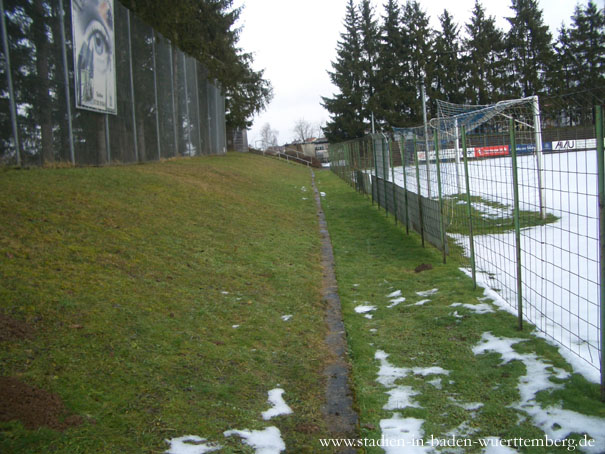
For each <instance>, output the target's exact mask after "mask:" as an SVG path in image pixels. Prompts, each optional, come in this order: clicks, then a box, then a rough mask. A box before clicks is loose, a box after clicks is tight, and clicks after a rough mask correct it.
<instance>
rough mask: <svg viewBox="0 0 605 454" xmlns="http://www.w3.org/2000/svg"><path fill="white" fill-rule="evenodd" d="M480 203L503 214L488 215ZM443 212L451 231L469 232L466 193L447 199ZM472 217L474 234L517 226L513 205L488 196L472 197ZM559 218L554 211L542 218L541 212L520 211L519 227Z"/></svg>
mask: <svg viewBox="0 0 605 454" xmlns="http://www.w3.org/2000/svg"><path fill="white" fill-rule="evenodd" d="M478 204H479V205H483V206H485V207H487V208H490V209H491V210H492V211H493V213H494V214H496V213H500V214H501V215H500V216H495V215H494V214H491V215H488V214H487V213H485V211H482V210H481V209H479V208H478ZM443 211H444V214H445V226H446V229H447V232H448V233H452V234H456V233H457V234H463V235H468V234H469V232H470V228H469V222H468V206H467V197H466V195H461V194H456V195H452V196H448V197H446V198H444V210H443ZM471 217H472V219H473V234H475V235H487V234H499V233H506V232H510V231H513V230H514V229H515V222H514V217H513V209H512V207H510V206H508V205H505V204H502V203H499V202H496V201H493V200H487V199H484V198H483V197H480V196H471ZM559 219H560V218H558V217H557V216H555V215H553V214H552V213H546V217H544V218H542V217H541V216H540V213H539V212H537V211H529V210H520V211H519V226H520V228H522V229H523V228H527V227H536V226H540V225H546V224H552V223H554V222H557V221H558V220H559Z"/></svg>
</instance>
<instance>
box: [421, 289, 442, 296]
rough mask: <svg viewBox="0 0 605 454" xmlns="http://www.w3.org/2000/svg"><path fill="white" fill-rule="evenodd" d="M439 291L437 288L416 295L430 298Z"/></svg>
mask: <svg viewBox="0 0 605 454" xmlns="http://www.w3.org/2000/svg"><path fill="white" fill-rule="evenodd" d="M438 291H439V289H438V288H433V289H431V290H425V291H424V292H416V295H418V296H431V295H434V294H435V293H437V292H438Z"/></svg>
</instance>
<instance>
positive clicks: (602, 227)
mask: <svg viewBox="0 0 605 454" xmlns="http://www.w3.org/2000/svg"><path fill="white" fill-rule="evenodd" d="M595 114H596V119H595V120H596V125H595V126H596V133H597V134H596V135H597V165H598V168H599V272H600V280H599V291H600V308H601V320H600V321H601V323H600V326H599V327H600V330H601V400H602V401H603V402H605V335H604V332H603V330H604V329H605V286H604V284H605V156H604V153H605V151H604V150H603V106H595Z"/></svg>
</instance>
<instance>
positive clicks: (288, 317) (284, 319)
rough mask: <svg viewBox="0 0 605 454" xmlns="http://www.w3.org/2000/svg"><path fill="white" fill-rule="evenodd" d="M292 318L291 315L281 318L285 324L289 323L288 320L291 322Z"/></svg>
mask: <svg viewBox="0 0 605 454" xmlns="http://www.w3.org/2000/svg"><path fill="white" fill-rule="evenodd" d="M291 318H292V315H291V314H288V315H282V316H281V319H282V320H283V321H284V322H287V321H288V320H290V319H291Z"/></svg>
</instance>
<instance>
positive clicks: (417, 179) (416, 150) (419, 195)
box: [414, 134, 426, 247]
mask: <svg viewBox="0 0 605 454" xmlns="http://www.w3.org/2000/svg"><path fill="white" fill-rule="evenodd" d="M425 155H426V153H425ZM414 162H415V164H416V187H417V191H418V193H417V197H418V218H419V222H420V238H421V239H422V247H424V218H423V216H422V190H421V188H420V167H419V165H418V143H417V141H416V134H414Z"/></svg>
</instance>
